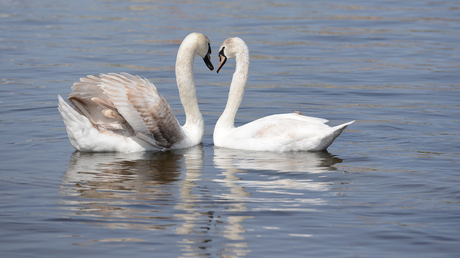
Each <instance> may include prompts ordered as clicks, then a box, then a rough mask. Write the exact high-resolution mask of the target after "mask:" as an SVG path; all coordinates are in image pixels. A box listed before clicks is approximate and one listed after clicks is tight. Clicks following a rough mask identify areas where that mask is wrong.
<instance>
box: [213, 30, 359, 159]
mask: <svg viewBox="0 0 460 258" xmlns="http://www.w3.org/2000/svg"><path fill="white" fill-rule="evenodd" d="M234 57H235V58H236V69H235V73H234V74H233V79H232V83H231V85H230V92H229V94H228V101H227V106H226V107H225V110H224V112H223V113H222V115H221V116H220V118H219V120H218V121H217V124H216V127H215V128H214V136H213V138H214V145H215V146H218V147H226V148H232V149H243V150H255V151H278V152H284V151H301V150H304V151H318V150H325V149H326V148H327V147H329V145H331V144H332V142H334V140H335V138H337V137H338V136H339V135H340V133H342V131H343V130H344V129H345V127H347V125H349V124H351V123H353V122H354V121H352V122H348V123H345V124H342V125H339V126H335V127H329V126H328V125H326V124H325V123H326V122H327V120H326V119H322V118H316V117H308V116H305V115H304V114H302V113H300V112H295V113H289V114H279V115H271V116H267V117H264V118H260V119H257V120H255V121H253V122H250V123H248V124H245V125H243V126H240V127H236V128H235V125H234V121H235V116H236V112H237V111H238V108H239V106H240V104H241V101H242V100H243V95H244V89H245V87H246V83H247V80H248V73H249V50H248V46H247V45H246V43H244V41H243V40H242V39H240V38H229V39H227V40H225V41H224V43H222V45H221V46H220V49H219V58H220V62H219V66H218V67H217V72H219V70H220V69H221V68H222V66H223V65H224V64H225V62H226V61H227V59H228V58H234Z"/></svg>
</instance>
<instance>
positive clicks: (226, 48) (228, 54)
mask: <svg viewBox="0 0 460 258" xmlns="http://www.w3.org/2000/svg"><path fill="white" fill-rule="evenodd" d="M248 52H249V51H248V46H247V45H246V43H244V41H243V40H242V39H240V38H238V37H235V38H228V39H226V40H225V41H224V43H222V45H221V46H220V48H219V65H218V66H217V72H218V73H219V71H220V69H221V68H222V67H223V66H224V64H225V62H227V59H229V58H235V57H237V56H238V55H239V54H241V53H246V54H249V53H248Z"/></svg>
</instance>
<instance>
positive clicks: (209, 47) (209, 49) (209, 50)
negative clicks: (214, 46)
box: [208, 43, 212, 55]
mask: <svg viewBox="0 0 460 258" xmlns="http://www.w3.org/2000/svg"><path fill="white" fill-rule="evenodd" d="M211 53H212V51H211V44H209V43H208V55H210V54H211Z"/></svg>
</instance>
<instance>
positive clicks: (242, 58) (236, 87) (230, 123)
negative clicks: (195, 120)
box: [216, 46, 249, 130]
mask: <svg viewBox="0 0 460 258" xmlns="http://www.w3.org/2000/svg"><path fill="white" fill-rule="evenodd" d="M248 74H249V50H248V48H247V46H242V48H241V50H240V51H239V52H238V53H237V55H236V68H235V73H233V78H232V83H231V85H230V92H229V93H228V100H227V106H226V107H225V110H224V112H223V113H222V115H221V116H220V118H219V120H218V121H217V124H216V129H218V130H220V129H232V128H234V127H235V116H236V112H237V111H238V108H239V107H240V104H241V101H242V100H243V95H244V89H245V87H246V83H247V81H248Z"/></svg>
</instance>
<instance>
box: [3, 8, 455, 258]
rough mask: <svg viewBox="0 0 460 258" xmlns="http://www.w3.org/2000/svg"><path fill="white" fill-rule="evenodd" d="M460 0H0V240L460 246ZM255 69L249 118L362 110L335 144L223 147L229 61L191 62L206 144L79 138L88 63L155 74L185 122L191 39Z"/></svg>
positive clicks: (142, 252)
mask: <svg viewBox="0 0 460 258" xmlns="http://www.w3.org/2000/svg"><path fill="white" fill-rule="evenodd" d="M459 17H460V3H459V2H457V1H357V0H355V1H351V2H350V1H348V2H343V1H332V0H330V1H308V2H305V1H250V2H248V1H236V2H231V3H229V2H215V1H200V0H197V1H116V0H114V1H94V0H92V1H87V0H81V1H56V0H41V1H14V0H2V1H0V67H1V69H0V135H1V137H0V164H1V166H0V256H1V257H82V256H87V257H108V256H110V257H127V256H132V257H414V258H415V257H417V258H419V257H455V256H457V255H458V253H460V245H459V244H458V243H459V241H460V187H459V186H460V171H459V168H458V167H459V164H458V163H459V160H460V144H459V142H460V137H459V132H458V125H459V124H460V123H459V121H460V106H459V100H460V91H459V90H460V84H459V82H460V47H459V42H460V18H459ZM193 31H198V32H201V33H204V34H206V35H207V36H208V37H209V38H210V39H211V47H212V49H213V54H212V56H213V59H212V61H213V62H214V65H215V66H216V65H217V60H218V59H217V51H218V49H219V46H220V44H221V43H222V42H223V41H224V40H225V39H226V38H228V37H233V36H239V37H241V38H243V39H244V40H245V41H246V43H247V44H248V46H249V50H250V55H251V56H250V57H251V68H250V77H249V82H248V87H247V89H246V94H245V97H244V100H243V103H242V105H241V108H240V110H239V112H238V115H237V118H236V125H241V124H244V123H247V122H249V121H252V120H254V119H257V118H260V117H263V116H266V115H271V114H275V113H287V112H293V111H297V110H298V111H301V112H302V113H304V114H307V115H311V116H316V117H322V118H326V119H329V120H330V124H331V125H337V124H340V123H343V122H347V121H351V120H357V121H356V122H355V123H354V124H353V125H351V126H349V127H348V128H347V130H346V131H345V132H344V133H343V134H342V135H341V136H340V137H339V138H338V139H337V140H336V141H335V142H334V144H333V145H332V146H331V147H330V148H329V149H328V151H327V152H319V153H304V152H298V153H283V154H279V153H265V152H246V151H235V150H228V149H220V148H215V147H214V146H213V142H212V131H213V128H214V124H215V122H216V121H217V119H218V117H219V116H220V114H221V112H222V110H223V108H224V107H225V102H226V98H227V94H228V89H229V88H228V85H229V83H230V81H231V76H232V73H233V70H234V61H233V60H232V61H229V63H228V64H227V65H226V66H225V67H224V69H223V70H222V71H221V72H220V73H219V74H216V73H215V72H210V71H209V70H208V69H207V68H206V66H205V65H203V62H202V61H200V60H197V61H196V63H195V82H196V84H197V86H198V89H197V91H198V97H199V103H200V109H201V110H202V112H203V115H204V119H205V123H206V128H205V136H204V139H203V144H202V145H199V146H196V147H194V148H191V149H187V150H179V151H173V152H160V153H132V154H115V153H80V152H75V150H74V148H73V147H72V146H71V144H70V142H69V140H68V138H67V134H66V131H65V127H64V124H63V122H62V120H61V117H60V115H59V113H58V111H57V95H58V94H60V95H62V96H67V94H69V93H70V86H71V85H72V83H73V82H75V81H78V80H79V78H80V77H84V76H86V75H88V74H94V75H97V74H99V73H108V72H128V73H131V74H137V75H140V76H143V77H146V78H148V79H149V80H151V81H152V82H153V83H154V84H155V85H156V86H157V88H158V90H159V92H160V93H161V94H162V95H163V96H164V97H165V98H166V99H167V100H168V102H169V103H170V105H171V107H172V108H173V110H174V112H175V113H176V116H177V117H178V119H179V121H180V122H181V123H183V122H184V112H183V109H182V106H181V104H180V100H179V98H178V92H177V88H176V84H175V75H174V64H175V56H176V53H177V49H178V47H179V44H180V42H181V40H182V39H183V38H184V37H185V36H186V35H187V34H189V33H190V32H193Z"/></svg>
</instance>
